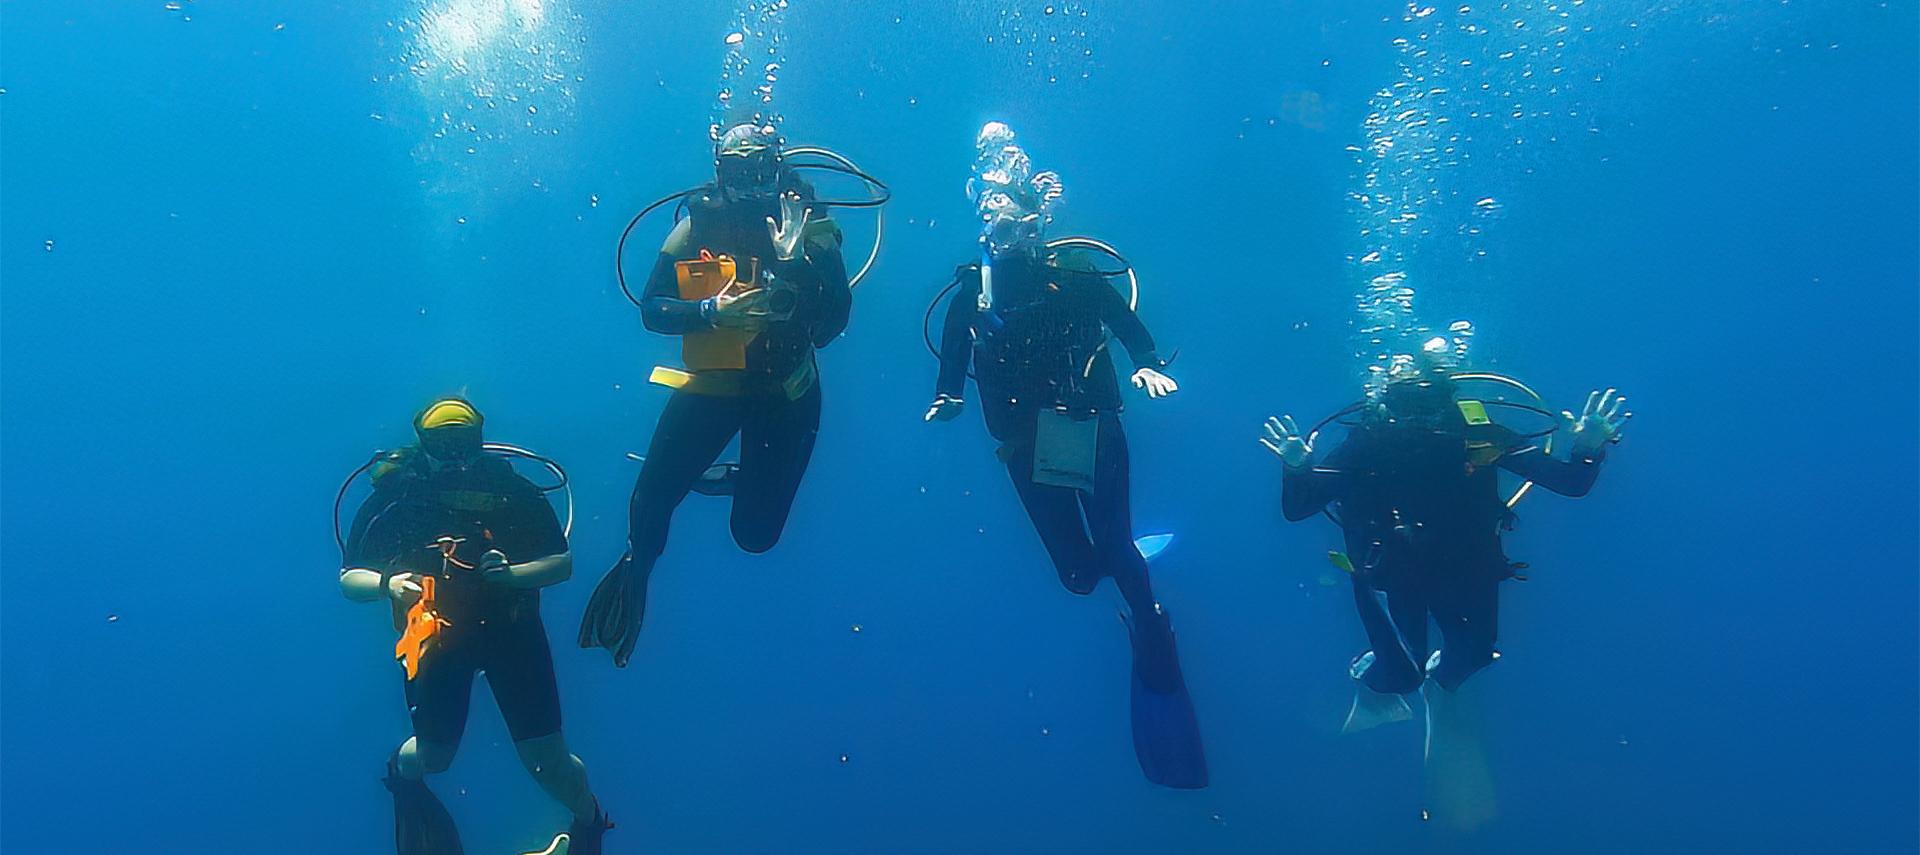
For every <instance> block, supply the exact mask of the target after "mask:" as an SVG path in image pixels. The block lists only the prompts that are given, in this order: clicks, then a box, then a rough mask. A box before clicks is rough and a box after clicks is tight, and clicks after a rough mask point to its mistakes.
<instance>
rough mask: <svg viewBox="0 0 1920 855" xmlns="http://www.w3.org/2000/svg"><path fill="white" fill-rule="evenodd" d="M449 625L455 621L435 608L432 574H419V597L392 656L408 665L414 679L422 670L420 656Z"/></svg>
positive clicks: (425, 652)
mask: <svg viewBox="0 0 1920 855" xmlns="http://www.w3.org/2000/svg"><path fill="white" fill-rule="evenodd" d="M448 626H452V624H450V623H447V621H446V619H445V618H442V617H441V616H440V612H439V611H438V610H437V609H435V608H434V602H433V577H432V576H422V577H420V599H418V600H416V601H414V604H413V605H412V606H411V607H409V608H408V609H407V628H406V629H405V630H403V631H402V632H401V633H400V640H399V641H397V642H394V645H393V658H395V659H398V660H400V662H401V663H402V664H404V665H406V666H407V679H409V680H411V679H413V678H414V676H415V675H417V674H419V673H420V658H421V657H423V656H425V655H427V651H428V650H431V649H433V643H434V640H435V639H438V638H439V637H440V630H441V628H442V627H448Z"/></svg>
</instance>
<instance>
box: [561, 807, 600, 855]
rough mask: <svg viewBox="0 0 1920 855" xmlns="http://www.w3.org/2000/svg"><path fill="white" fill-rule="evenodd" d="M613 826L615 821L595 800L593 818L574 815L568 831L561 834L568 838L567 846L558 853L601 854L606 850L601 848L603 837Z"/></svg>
mask: <svg viewBox="0 0 1920 855" xmlns="http://www.w3.org/2000/svg"><path fill="white" fill-rule="evenodd" d="M611 828H613V821H612V820H610V819H608V818H607V812H606V811H604V810H601V809H600V803H599V802H598V801H595V802H594V803H593V817H592V818H591V819H584V820H583V819H581V818H579V817H577V816H576V817H574V818H573V824H572V825H570V826H568V827H567V833H566V834H562V835H560V836H561V837H565V838H567V841H568V842H567V848H565V849H561V850H560V852H559V853H556V855H601V853H602V852H603V851H604V850H603V849H601V842H600V841H601V838H603V837H605V836H606V834H607V830H608V829H611Z"/></svg>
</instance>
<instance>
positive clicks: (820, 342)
mask: <svg viewBox="0 0 1920 855" xmlns="http://www.w3.org/2000/svg"><path fill="white" fill-rule="evenodd" d="M806 258H807V264H808V266H810V267H812V268H813V273H814V275H815V276H818V277H820V307H819V310H818V311H819V313H820V314H819V320H818V321H817V322H816V323H815V324H814V326H813V346H814V347H826V346H827V345H828V344H831V343H832V342H833V340H834V339H836V338H839V337H840V334H841V333H843V332H846V331H847V319H848V317H849V316H851V315H852V314H853V288H852V287H851V286H849V285H848V284H847V260H846V259H845V258H844V257H842V256H841V255H840V248H839V247H837V246H833V245H830V244H829V242H827V241H824V240H821V241H813V242H810V244H809V246H808V247H807V256H806Z"/></svg>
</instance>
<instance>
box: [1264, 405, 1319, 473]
mask: <svg viewBox="0 0 1920 855" xmlns="http://www.w3.org/2000/svg"><path fill="white" fill-rule="evenodd" d="M1266 428H1267V431H1266V433H1267V435H1266V436H1263V437H1261V438H1260V444H1261V445H1264V446H1266V448H1267V450H1268V451H1271V452H1273V455H1274V456H1275V457H1278V458H1280V461H1281V462H1282V463H1285V464H1287V468H1288V469H1299V468H1301V467H1304V466H1306V465H1307V461H1308V460H1310V459H1311V458H1312V456H1313V448H1312V447H1311V446H1309V445H1307V437H1306V435H1305V434H1302V433H1301V432H1300V426H1299V425H1298V424H1295V423H1294V421H1293V417H1292V416H1280V417H1278V418H1268V419H1267V424H1266Z"/></svg>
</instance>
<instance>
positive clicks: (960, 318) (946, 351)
mask: <svg viewBox="0 0 1920 855" xmlns="http://www.w3.org/2000/svg"><path fill="white" fill-rule="evenodd" d="M967 274H968V268H965V267H963V268H961V269H960V270H959V271H958V272H956V273H955V274H954V276H955V278H959V279H962V280H963V281H964V278H965V277H966V276H967ZM979 312H980V280H979V278H977V276H976V277H975V278H973V279H972V281H970V282H966V284H964V285H962V286H961V287H960V288H959V289H958V290H956V291H954V294H953V300H952V302H949V303H948V304H947V319H946V322H945V323H944V324H942V325H941V327H940V379H939V381H938V382H937V383H936V384H935V386H934V392H935V393H937V394H938V395H940V396H942V397H946V398H951V399H954V400H964V399H965V398H966V396H967V368H968V367H969V366H970V364H971V363H972V362H973V320H974V316H975V315H977V314H979Z"/></svg>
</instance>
